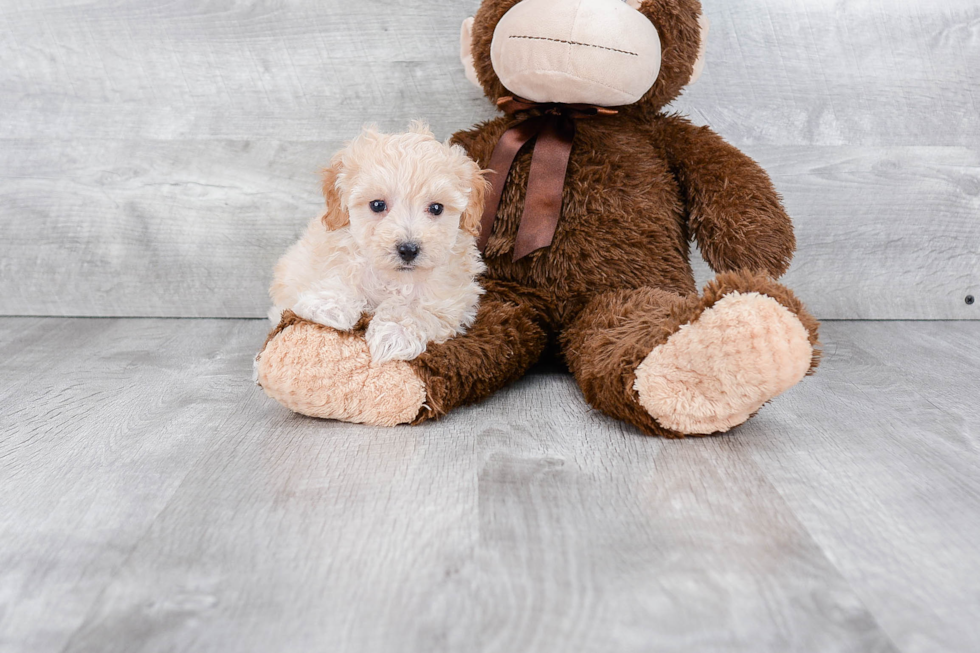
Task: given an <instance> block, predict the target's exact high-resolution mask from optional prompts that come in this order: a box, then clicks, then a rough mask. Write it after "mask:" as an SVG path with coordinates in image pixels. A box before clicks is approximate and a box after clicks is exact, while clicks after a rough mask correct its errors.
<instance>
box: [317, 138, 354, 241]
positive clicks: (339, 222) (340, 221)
mask: <svg viewBox="0 0 980 653" xmlns="http://www.w3.org/2000/svg"><path fill="white" fill-rule="evenodd" d="M343 168H344V162H343V157H342V155H341V154H337V155H336V156H334V158H333V160H332V161H331V162H330V167H328V168H326V169H324V170H323V197H324V199H325V200H326V201H327V210H326V212H325V213H324V214H323V218H321V219H322V220H323V224H324V226H325V227H326V228H327V229H329V230H330V231H336V230H337V229H342V228H343V227H346V226H347V225H349V224H350V214H349V213H348V212H347V207H346V206H344V201H343V197H342V196H341V192H340V190H341V189H340V182H341V174H342V172H343Z"/></svg>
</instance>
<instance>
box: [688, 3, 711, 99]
mask: <svg viewBox="0 0 980 653" xmlns="http://www.w3.org/2000/svg"><path fill="white" fill-rule="evenodd" d="M698 25H700V26H701V46H700V48H699V49H698V60H697V61H695V62H694V72H692V73H691V81H689V82H688V84H693V83H694V82H696V81H698V80H699V79H701V73H703V72H704V62H705V57H706V55H707V53H708V32H709V31H710V30H711V21H710V20H708V17H707V16H706V15H705V14H704V10H702V11H701V18H699V19H698Z"/></svg>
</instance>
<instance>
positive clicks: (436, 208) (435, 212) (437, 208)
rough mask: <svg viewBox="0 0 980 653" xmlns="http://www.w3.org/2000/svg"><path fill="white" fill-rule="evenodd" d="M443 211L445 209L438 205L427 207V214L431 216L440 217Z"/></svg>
mask: <svg viewBox="0 0 980 653" xmlns="http://www.w3.org/2000/svg"><path fill="white" fill-rule="evenodd" d="M445 210H446V207H444V206H443V205H442V204H439V203H436V204H430V205H429V213H431V214H432V215H442V212H443V211H445Z"/></svg>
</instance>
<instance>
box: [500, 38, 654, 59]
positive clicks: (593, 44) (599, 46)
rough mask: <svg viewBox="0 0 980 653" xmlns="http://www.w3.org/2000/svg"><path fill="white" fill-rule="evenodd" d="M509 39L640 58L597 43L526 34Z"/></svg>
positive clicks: (627, 51) (635, 54) (631, 53)
mask: <svg viewBox="0 0 980 653" xmlns="http://www.w3.org/2000/svg"><path fill="white" fill-rule="evenodd" d="M508 38H512V39H524V40H526V41H551V42H552V43H564V44H565V45H581V46H582V47H584V48H596V49H598V50H608V51H610V52H618V53H619V54H627V55H629V56H631V57H638V56H640V55H638V54H637V53H635V52H630V51H629V50H617V49H616V48H610V47H606V46H605V45H596V44H595V43H580V42H578V41H566V40H564V39H552V38H548V37H547V36H528V35H526V34H520V35H512V36H509V37H508Z"/></svg>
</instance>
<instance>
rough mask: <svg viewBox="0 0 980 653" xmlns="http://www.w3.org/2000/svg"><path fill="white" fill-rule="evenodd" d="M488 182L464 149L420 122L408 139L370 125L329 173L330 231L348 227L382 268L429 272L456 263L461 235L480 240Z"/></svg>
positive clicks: (335, 160)
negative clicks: (452, 258)
mask: <svg viewBox="0 0 980 653" xmlns="http://www.w3.org/2000/svg"><path fill="white" fill-rule="evenodd" d="M485 193H486V181H485V180H484V178H483V172H482V171H481V170H480V168H479V166H478V165H477V164H476V163H474V162H473V161H472V160H471V159H470V158H469V157H468V156H466V152H465V151H464V150H463V148H461V147H459V146H458V145H452V146H450V145H445V144H443V143H440V142H439V141H437V140H436V139H435V137H434V136H433V135H432V132H430V131H429V129H428V127H426V126H425V125H423V124H421V123H413V124H412V127H411V129H410V131H409V132H408V133H404V134H382V133H379V132H378V131H376V130H374V129H372V128H369V129H365V130H364V131H363V132H362V133H361V134H360V135H359V136H358V137H357V138H355V139H354V140H353V141H351V143H349V144H348V145H347V147H346V148H344V149H343V150H342V151H340V152H338V153H337V154H336V155H335V156H334V158H333V160H332V161H331V163H330V167H329V168H327V170H325V171H324V181H323V194H324V196H325V197H326V200H327V212H326V214H325V215H324V216H323V223H324V225H326V227H327V229H342V228H345V227H349V228H350V231H351V234H352V235H353V237H354V240H355V242H356V243H357V245H358V247H359V248H360V249H361V251H362V253H363V254H365V255H366V256H368V257H369V258H370V259H371V260H372V261H373V264H374V267H375V268H377V269H380V270H387V271H392V272H399V273H407V272H411V271H413V270H427V269H432V268H434V267H436V266H437V265H440V264H442V263H444V262H446V260H447V259H448V258H449V256H450V255H451V253H452V250H453V246H454V245H455V244H456V241H457V239H458V238H459V235H460V233H465V234H469V235H470V236H477V235H479V230H480V218H481V215H482V213H483V199H484V195H485Z"/></svg>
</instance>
